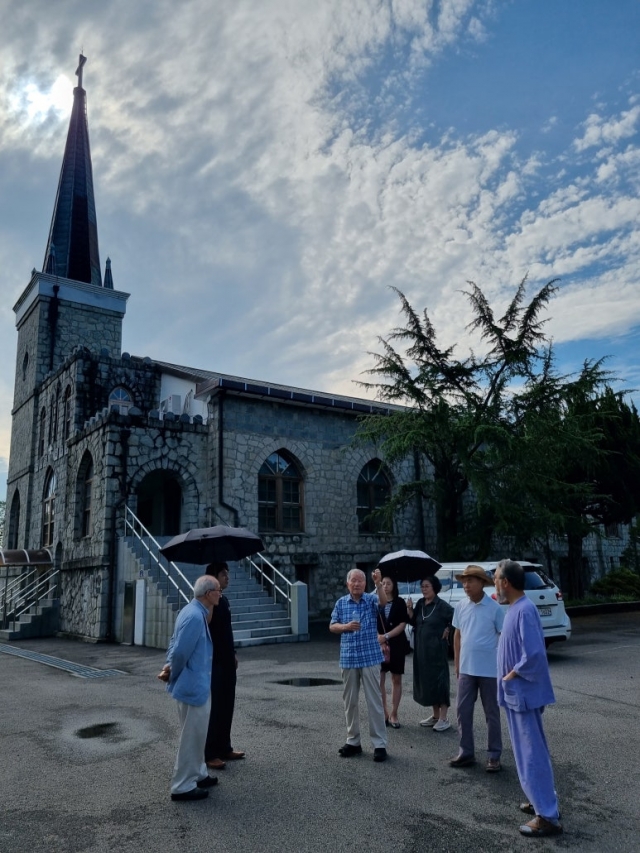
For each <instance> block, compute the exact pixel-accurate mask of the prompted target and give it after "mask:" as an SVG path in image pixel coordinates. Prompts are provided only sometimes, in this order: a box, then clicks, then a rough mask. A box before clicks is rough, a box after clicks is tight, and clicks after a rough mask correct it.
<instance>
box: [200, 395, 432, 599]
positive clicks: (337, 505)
mask: <svg viewBox="0 0 640 853" xmlns="http://www.w3.org/2000/svg"><path fill="white" fill-rule="evenodd" d="M223 407H224V408H223V418H224V421H223V422H224V435H223V442H224V443H223V475H224V500H225V501H226V502H227V503H228V504H230V505H231V506H233V507H234V508H236V509H237V511H238V515H239V523H240V524H241V525H243V526H246V527H248V528H249V529H253V530H258V529H259V525H258V472H259V470H260V467H261V465H262V464H263V462H264V461H265V460H266V459H267V457H268V456H269V455H270V454H271V453H273V452H274V451H278V450H282V449H284V450H286V451H287V452H288V453H290V454H292V455H293V457H294V458H295V460H296V461H297V463H298V464H299V467H300V469H301V471H302V474H303V481H304V485H303V489H304V532H302V533H295V534H264V535H263V536H262V538H263V541H264V542H265V545H266V552H267V554H268V555H269V558H270V559H271V560H272V561H273V562H274V564H275V565H276V566H277V567H278V568H279V569H280V570H281V571H282V572H283V573H284V574H285V575H286V576H287V577H288V578H289V579H290V580H292V581H295V580H303V581H304V582H305V583H307V584H308V586H309V597H310V611H311V612H312V613H315V614H319V613H327V612H329V611H330V610H331V608H332V607H333V604H334V602H335V599H336V597H338V596H339V595H341V594H343V591H344V583H345V577H346V574H347V572H348V571H349V570H350V569H352V568H354V566H355V565H359V566H360V567H362V568H364V569H366V570H369V569H373V568H374V567H375V565H376V563H377V561H378V560H379V558H380V557H381V556H382V555H383V554H385V553H387V552H389V551H392V550H397V549H398V548H405V547H406V548H418V547H422V543H421V542H420V536H419V519H418V512H417V508H416V507H415V506H410V507H408V508H407V510H406V511H405V512H404V514H403V515H402V516H401V517H399V518H398V519H396V523H395V525H394V530H393V533H391V534H388V533H387V534H384V533H381V534H370V533H359V532H358V518H357V514H356V506H357V489H356V485H357V481H358V476H359V474H360V471H361V470H362V468H363V466H364V465H365V464H366V463H367V462H369V461H370V460H372V459H376V458H377V457H378V454H377V452H376V450H375V448H373V447H357V446H355V445H354V443H353V437H354V434H355V431H356V428H357V423H358V422H357V418H356V417H355V416H353V415H350V414H345V413H343V412H341V411H339V410H331V409H324V408H323V409H320V408H318V409H314V408H311V407H308V408H307V407H302V406H300V407H296V406H292V405H288V404H280V403H276V402H271V401H266V400H264V399H261V400H255V401H254V400H251V399H246V398H242V397H231V396H229V397H226V398H225V400H224V404H223ZM218 418H219V407H218V406H217V405H216V403H215V401H214V402H213V404H212V409H211V415H210V419H209V423H210V425H211V438H212V441H213V442H216V441H217V430H218ZM389 474H390V476H391V480H392V483H393V484H398V483H401V482H405V481H407V480H409V479H411V478H412V477H413V468H412V464H411V463H410V462H409V461H407V462H406V463H404V464H402V465H399V466H396V467H394V468H392V469H391V470H390V471H389ZM426 520H427V537H428V538H427V543H426V544H427V547H429V543H430V542H432V541H433V540H434V537H435V531H434V530H433V529H432V527H429V522H430V518H429V516H428V515H427V516H426Z"/></svg>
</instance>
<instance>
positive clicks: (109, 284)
mask: <svg viewBox="0 0 640 853" xmlns="http://www.w3.org/2000/svg"><path fill="white" fill-rule="evenodd" d="M104 286H105V287H106V288H107V289H108V290H113V275H112V274H111V258H107V263H106V266H105V270H104Z"/></svg>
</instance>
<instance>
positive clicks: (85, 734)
mask: <svg viewBox="0 0 640 853" xmlns="http://www.w3.org/2000/svg"><path fill="white" fill-rule="evenodd" d="M119 733H120V726H119V725H118V723H96V724H95V725H93V726H85V727H84V728H83V729H76V735H77V736H78V737H79V738H82V739H83V740H86V739H87V738H94V737H102V738H108V737H114V735H117V734H119Z"/></svg>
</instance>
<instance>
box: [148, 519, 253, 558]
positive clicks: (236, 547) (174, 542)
mask: <svg viewBox="0 0 640 853" xmlns="http://www.w3.org/2000/svg"><path fill="white" fill-rule="evenodd" d="M263 549H264V545H263V544H262V539H261V538H260V537H259V536H257V535H256V534H255V533H252V532H251V531H250V530H247V529H246V528H244V527H226V526H225V525H223V524H217V525H216V526H215V527H199V528H196V529H195V530H189V531H187V533H180V534H178V536H174V537H173V539H171V540H170V541H169V542H167V544H166V545H165V546H164V548H160V553H161V554H163V555H164V556H165V557H166V558H167V560H174V561H176V560H177V561H178V562H180V563H197V564H199V565H205V564H206V563H226V562H228V561H229V560H241V559H242V558H243V557H249V556H250V555H251V554H257V553H258V551H262V550H263Z"/></svg>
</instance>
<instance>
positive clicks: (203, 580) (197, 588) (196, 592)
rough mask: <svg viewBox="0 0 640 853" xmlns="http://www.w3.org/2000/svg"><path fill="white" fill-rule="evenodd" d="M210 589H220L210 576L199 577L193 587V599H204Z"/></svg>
mask: <svg viewBox="0 0 640 853" xmlns="http://www.w3.org/2000/svg"><path fill="white" fill-rule="evenodd" d="M212 589H220V584H219V583H218V581H217V580H216V579H215V578H214V577H212V576H211V575H201V577H199V578H198V579H197V580H196V582H195V583H194V585H193V597H194V598H204V597H205V595H206V594H207V593H208V592H210V591H211V590H212Z"/></svg>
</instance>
